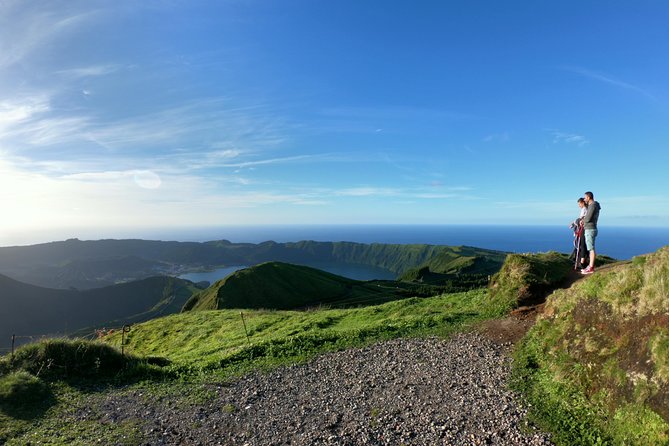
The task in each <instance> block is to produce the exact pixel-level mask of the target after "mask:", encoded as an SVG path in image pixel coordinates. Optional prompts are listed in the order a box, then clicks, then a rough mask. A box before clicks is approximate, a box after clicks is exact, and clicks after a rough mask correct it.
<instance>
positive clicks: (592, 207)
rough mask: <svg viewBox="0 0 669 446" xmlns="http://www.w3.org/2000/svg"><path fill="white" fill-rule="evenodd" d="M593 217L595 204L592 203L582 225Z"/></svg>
mask: <svg viewBox="0 0 669 446" xmlns="http://www.w3.org/2000/svg"><path fill="white" fill-rule="evenodd" d="M593 215H595V203H594V202H593V203H592V204H591V205H590V206H588V212H586V213H585V217H583V224H585V223H590V220H592V216H593Z"/></svg>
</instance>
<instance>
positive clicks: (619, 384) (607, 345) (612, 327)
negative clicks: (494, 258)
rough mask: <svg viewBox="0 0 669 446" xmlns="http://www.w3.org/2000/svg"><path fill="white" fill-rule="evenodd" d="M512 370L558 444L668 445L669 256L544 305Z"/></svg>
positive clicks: (606, 273) (621, 266)
mask: <svg viewBox="0 0 669 446" xmlns="http://www.w3.org/2000/svg"><path fill="white" fill-rule="evenodd" d="M516 263H520V262H516ZM520 270H521V269H519V268H515V271H520ZM511 271H512V268H507V267H506V265H505V267H503V268H502V270H501V271H500V275H503V274H507V273H509V272H511ZM503 282H506V283H511V282H513V281H512V280H506V281H504V280H500V281H498V283H503ZM500 288H502V287H501V285H500ZM510 288H511V287H509V289H510ZM520 289H522V287H516V290H520ZM515 363H516V370H515V374H516V381H517V386H518V388H520V389H521V390H522V391H523V392H524V394H525V395H526V396H527V398H528V399H529V401H530V402H531V403H532V405H533V411H532V414H533V416H534V418H535V419H536V420H537V421H538V422H539V423H540V424H541V425H543V426H544V427H545V428H547V429H549V430H551V431H553V432H554V433H555V441H556V442H557V443H558V444H565V445H567V444H617V445H660V444H669V247H665V248H662V249H660V250H659V251H657V252H656V253H653V254H649V255H646V256H639V257H635V258H634V259H633V260H632V261H631V262H621V263H617V264H613V265H610V266H605V267H602V268H600V269H598V271H596V272H595V274H593V275H592V276H587V277H584V278H582V279H581V280H578V281H577V282H575V283H574V284H573V285H571V287H569V288H566V289H559V290H557V291H555V292H554V293H552V294H551V295H550V296H548V298H547V301H546V304H545V308H544V311H543V314H541V315H540V316H539V319H538V321H537V323H536V324H535V326H534V327H533V328H532V329H531V331H530V332H529V334H528V336H527V337H526V338H525V339H524V340H523V342H522V344H521V345H520V347H519V349H518V351H517V353H516V361H515Z"/></svg>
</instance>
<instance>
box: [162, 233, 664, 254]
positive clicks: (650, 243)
mask: <svg viewBox="0 0 669 446" xmlns="http://www.w3.org/2000/svg"><path fill="white" fill-rule="evenodd" d="M158 235H160V234H158ZM166 237H167V238H166ZM158 238H159V239H162V240H168V239H169V240H182V241H186V240H187V241H207V240H220V239H226V240H230V241H231V242H236V243H240V242H247V243H260V242H264V241H267V240H273V241H275V242H295V241H300V240H315V241H330V242H335V241H348V242H358V243H400V244H408V243H425V244H431V245H453V246H459V245H467V246H475V247H477V248H486V249H494V250H499V251H508V252H517V253H519V252H545V251H558V252H565V253H570V252H571V251H572V249H573V232H572V231H571V230H570V229H569V228H568V227H567V225H564V226H492V225H490V226H456V225H300V226H227V227H220V228H207V229H192V230H182V231H179V232H174V233H171V234H167V233H164V234H162V236H160V237H158ZM665 245H669V228H657V227H643V228H639V227H637V228H632V227H618V226H616V227H607V226H602V227H600V228H599V235H598V236H597V252H598V253H599V254H604V255H607V256H610V257H614V258H616V259H620V260H625V259H630V258H632V257H634V256H637V255H640V254H647V253H650V252H653V251H656V250H657V249H659V248H661V247H662V246H665Z"/></svg>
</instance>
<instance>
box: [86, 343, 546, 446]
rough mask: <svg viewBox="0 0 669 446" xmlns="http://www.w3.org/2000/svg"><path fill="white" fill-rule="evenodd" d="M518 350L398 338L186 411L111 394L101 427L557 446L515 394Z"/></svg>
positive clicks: (150, 436) (324, 439) (163, 440)
mask: <svg viewBox="0 0 669 446" xmlns="http://www.w3.org/2000/svg"><path fill="white" fill-rule="evenodd" d="M507 350H508V346H505V345H500V344H496V343H494V342H491V341H490V340H489V339H488V338H486V337H484V336H482V335H481V334H478V333H464V334H459V335H455V336H453V337H452V338H450V339H448V340H443V339H437V338H428V339H397V340H392V341H387V342H381V343H378V344H374V345H371V346H368V347H365V348H359V349H350V350H346V351H341V352H336V353H329V354H325V355H323V356H320V357H318V358H316V359H314V360H312V361H310V362H308V363H306V364H300V365H294V366H289V367H283V368H280V369H276V370H274V371H272V372H270V373H265V374H263V373H254V374H250V375H247V376H245V377H243V378H241V379H239V380H237V381H235V382H233V383H230V384H227V385H214V386H213V389H214V391H215V397H214V398H213V399H211V400H209V401H208V402H206V403H204V404H202V405H192V406H191V405H189V406H188V407H183V406H182V407H179V406H178V405H174V404H171V403H170V401H169V400H168V399H165V400H162V401H156V402H151V401H147V399H146V398H141V397H137V395H135V396H134V397H133V394H126V395H118V396H110V397H109V398H107V399H106V400H105V401H103V402H101V407H99V408H97V410H95V412H96V413H102V414H104V416H103V418H104V419H101V420H100V421H101V422H110V421H111V422H119V421H123V420H141V423H142V430H143V432H144V435H145V441H146V443H145V444H149V445H177V444H178V445H367V444H369V445H401V444H406V445H438V444H439V445H441V444H449V445H477V444H484V445H548V444H552V443H551V442H550V440H549V437H548V435H546V434H544V433H541V432H537V431H536V430H534V429H532V428H531V427H530V426H528V425H527V423H526V421H525V415H526V409H525V408H523V407H522V406H521V405H520V404H519V401H518V399H517V397H516V396H515V395H514V394H513V392H511V391H510V390H508V388H507V379H508V374H509V362H510V361H509V358H508V356H507V355H506V352H507Z"/></svg>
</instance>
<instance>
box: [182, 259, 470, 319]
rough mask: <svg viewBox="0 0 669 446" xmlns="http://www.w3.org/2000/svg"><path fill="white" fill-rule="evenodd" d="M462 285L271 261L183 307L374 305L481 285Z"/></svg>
mask: <svg viewBox="0 0 669 446" xmlns="http://www.w3.org/2000/svg"><path fill="white" fill-rule="evenodd" d="M460 282H463V280H459V281H458V280H456V279H453V280H452V281H451V283H449V286H448V287H447V286H431V285H428V284H411V283H404V282H395V281H387V280H374V281H358V280H353V279H348V278H346V277H342V276H338V275H336V274H331V273H328V272H325V271H321V270H318V269H315V268H311V267H308V266H302V265H293V264H289V263H282V262H267V263H262V264H260V265H256V266H253V267H250V268H245V269H243V270H240V271H236V272H234V273H232V274H230V275H229V276H228V277H226V278H224V279H222V280H219V281H218V282H216V283H214V284H213V285H211V286H210V287H209V288H207V289H206V290H203V291H201V292H200V293H198V294H195V295H194V296H193V297H192V298H191V299H190V300H189V301H188V302H187V303H186V305H184V311H190V310H216V309H224V308H255V309H259V308H264V309H273V310H289V309H297V308H305V307H313V306H319V305H327V306H328V307H347V306H348V307H350V306H357V305H374V304H379V303H384V302H389V301H392V300H396V299H400V298H406V297H410V296H418V295H421V296H434V295H437V294H441V293H443V292H445V291H465V290H467V289H472V288H477V287H480V286H481V283H480V282H481V281H480V280H479V281H470V282H467V283H460ZM477 285H478V286H477ZM449 288H450V289H449Z"/></svg>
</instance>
